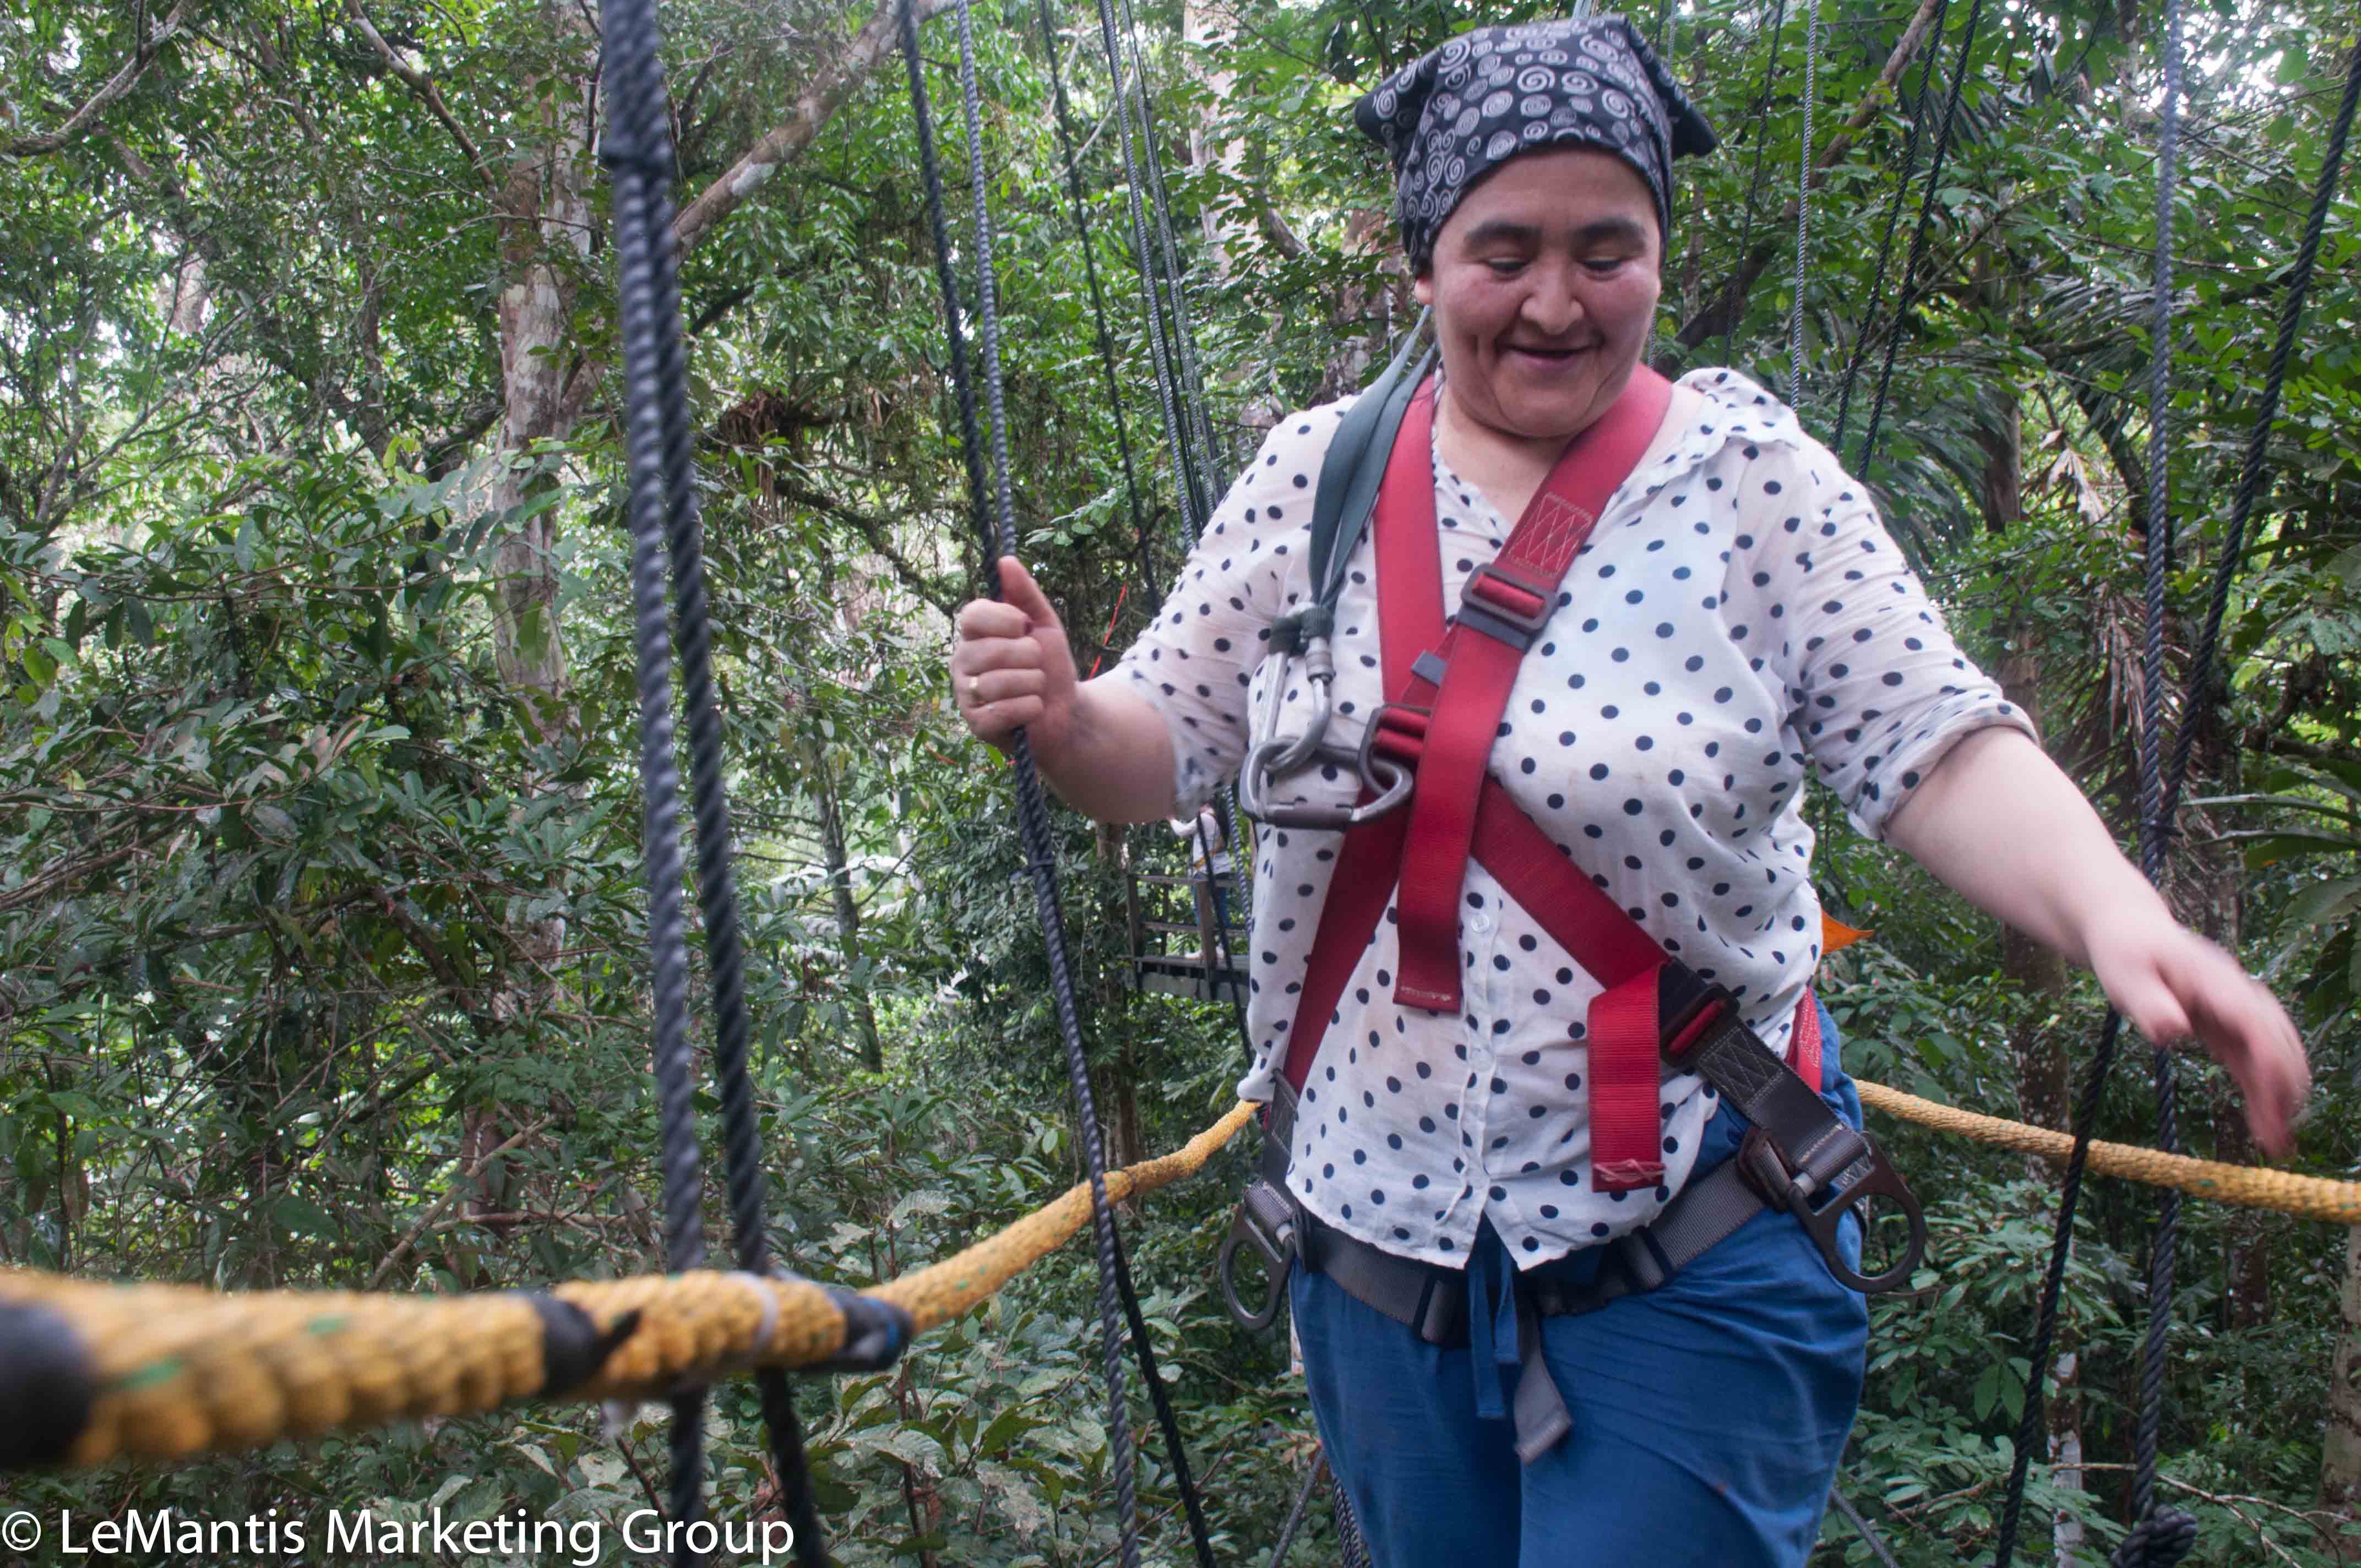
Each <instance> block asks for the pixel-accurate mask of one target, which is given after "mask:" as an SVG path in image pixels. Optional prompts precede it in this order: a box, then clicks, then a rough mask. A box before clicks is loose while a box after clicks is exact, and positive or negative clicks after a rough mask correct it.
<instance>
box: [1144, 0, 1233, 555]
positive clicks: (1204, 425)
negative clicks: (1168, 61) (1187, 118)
mask: <svg viewBox="0 0 2361 1568" xmlns="http://www.w3.org/2000/svg"><path fill="white" fill-rule="evenodd" d="M1118 4H1120V5H1121V6H1122V9H1123V26H1124V38H1125V40H1126V42H1127V43H1128V44H1129V45H1130V49H1131V62H1132V85H1133V87H1134V89H1135V90H1136V91H1137V93H1138V95H1139V125H1140V152H1141V155H1142V156H1141V159H1140V161H1141V163H1142V164H1144V165H1145V166H1146V168H1147V170H1148V205H1149V210H1150V211H1151V212H1153V213H1154V214H1156V236H1157V243H1158V246H1159V252H1160V255H1161V257H1162V261H1163V267H1164V274H1165V286H1166V292H1167V295H1168V297H1169V298H1170V300H1171V302H1172V341H1173V343H1174V345H1175V346H1176V354H1175V360H1176V364H1177V366H1178V368H1179V370H1180V386H1181V392H1182V400H1181V418H1182V424H1183V426H1184V428H1186V429H1187V430H1188V431H1189V433H1190V440H1191V444H1192V446H1193V448H1194V456H1195V458H1196V462H1197V468H1198V472H1197V483H1198V485H1199V486H1200V488H1201V489H1202V496H1203V499H1202V505H1201V506H1200V508H1199V511H1198V526H1199V527H1200V528H1202V526H1203V525H1204V522H1205V520H1206V519H1208V518H1210V517H1212V516H1213V504H1214V501H1215V499H1216V498H1218V497H1219V496H1220V495H1221V493H1222V490H1223V488H1224V487H1223V484H1222V480H1221V476H1220V474H1219V472H1218V471H1217V469H1216V468H1215V466H1214V462H1213V422H1212V420H1211V418H1210V417H1209V416H1208V415H1207V413H1206V411H1205V378H1204V376H1203V373H1202V371H1201V370H1200V369H1199V367H1198V364H1197V334H1196V332H1195V329H1194V328H1193V327H1191V324H1190V322H1189V300H1188V295H1187V294H1186V293H1185V292H1184V291H1183V290H1182V287H1181V278H1180V245H1179V242H1178V240H1177V239H1176V238H1175V237H1174V235H1173V228H1172V203H1171V201H1170V198H1169V197H1167V196H1166V194H1165V190H1164V159H1163V158H1162V156H1161V155H1160V154H1159V152H1158V151H1157V141H1156V110H1155V104H1153V103H1152V102H1151V101H1150V100H1149V97H1148V62H1147V56H1146V54H1145V52H1144V51H1143V50H1142V49H1141V48H1140V46H1139V21H1138V18H1137V16H1134V14H1133V12H1132V7H1131V0H1118ZM1190 543H1191V544H1193V543H1196V542H1195V540H1194V539H1191V541H1190Z"/></svg>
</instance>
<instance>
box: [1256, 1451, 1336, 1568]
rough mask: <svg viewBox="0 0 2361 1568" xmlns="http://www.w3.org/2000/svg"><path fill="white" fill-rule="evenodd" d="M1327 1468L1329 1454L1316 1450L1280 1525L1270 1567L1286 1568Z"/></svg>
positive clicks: (1271, 1551)
mask: <svg viewBox="0 0 2361 1568" xmlns="http://www.w3.org/2000/svg"><path fill="white" fill-rule="evenodd" d="M1327 1468H1328V1458H1327V1455H1326V1454H1324V1453H1318V1452H1314V1453H1313V1454H1312V1468H1311V1469H1309V1470H1306V1471H1305V1472H1304V1473H1303V1485H1302V1486H1298V1487H1297V1488H1296V1489H1295V1501H1294V1503H1293V1504H1292V1505H1291V1506H1290V1508H1288V1510H1287V1519H1285V1521H1284V1522H1282V1523H1281V1524H1280V1525H1279V1541H1278V1544H1276V1545H1274V1546H1273V1547H1272V1548H1271V1549H1270V1563H1269V1568H1284V1564H1285V1563H1286V1562H1287V1554H1288V1553H1289V1552H1292V1551H1293V1550H1295V1537H1296V1533H1297V1532H1298V1531H1299V1530H1302V1528H1303V1516H1304V1515H1305V1514H1307V1513H1308V1512H1310V1511H1311V1508H1312V1493H1313V1492H1315V1491H1317V1490H1318V1489H1319V1486H1320V1475H1321V1472H1323V1471H1324V1470H1325V1469H1327Z"/></svg>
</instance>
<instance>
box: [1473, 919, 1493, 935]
mask: <svg viewBox="0 0 2361 1568" xmlns="http://www.w3.org/2000/svg"><path fill="white" fill-rule="evenodd" d="M1467 928H1468V929H1469V930H1470V931H1473V932H1475V933H1476V934H1477V936H1479V937H1480V936H1483V935H1484V934H1486V933H1487V932H1488V931H1490V930H1491V929H1492V917H1491V916H1489V915H1470V916H1468V917H1467Z"/></svg>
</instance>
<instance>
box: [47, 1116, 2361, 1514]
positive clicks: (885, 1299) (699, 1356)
mask: <svg viewBox="0 0 2361 1568" xmlns="http://www.w3.org/2000/svg"><path fill="white" fill-rule="evenodd" d="M1854 1086H1855V1087H1856V1088H1857V1089H1858V1090H1859V1091H1861V1102H1862V1103H1863V1104H1864V1105H1866V1106H1868V1107H1870V1108H1871V1109H1872V1110H1874V1111H1877V1112H1879V1113H1883V1114H1885V1115H1890V1116H1897V1117H1900V1118H1902V1119H1904V1120H1905V1121H1910V1122H1915V1123H1917V1124H1920V1125H1922V1126H1926V1127H1929V1128H1932V1129H1934V1130H1936V1131H1938V1132H1941V1133H1948V1134H1951V1135H1957V1136H1961V1137H1967V1138H1971V1139H1974V1140H1975V1141H1977V1142H1979V1143H1984V1144H1991V1145H1994V1146H1998V1147H2002V1148H2007V1149H2014V1150H2015V1151H2016V1152H2018V1153H2021V1154H2029V1155H2033V1156H2036V1157H2039V1158H2042V1159H2045V1160H2048V1161H2049V1162H2051V1163H2052V1164H2062V1163H2063V1162H2064V1161H2065V1160H2066V1159H2067V1157H2069V1155H2070V1151H2071V1149H2072V1146H2073V1139H2072V1138H2071V1137H2070V1135H2067V1134H2064V1133H2059V1132H2052V1131H2051V1130H2049V1129H2048V1128H2046V1127H2037V1126H2031V1125H2028V1124H2026V1123H2023V1122H2014V1121H2010V1120H2008V1119H2006V1118H2005V1117H2000V1116H1989V1115H1985V1114H1982V1113H1978V1112H1973V1111H1963V1110H1960V1109H1959V1108H1958V1107H1956V1106H1950V1105H1945V1104H1943V1103H1941V1102H1938V1101H1933V1100H1927V1099H1925V1098H1922V1097H1921V1096H1918V1095H1916V1094H1907V1093H1905V1092H1903V1091H1900V1090H1896V1089H1891V1088H1888V1087H1886V1086H1885V1085H1883V1084H1881V1083H1876V1082H1872V1081H1869V1080H1861V1079H1856V1080H1854ZM1259 1109H1260V1107H1259V1106H1257V1105H1256V1104H1254V1103H1252V1102H1246V1101H1241V1102H1238V1103H1237V1104H1236V1105H1235V1106H1233V1107H1232V1108H1231V1109H1230V1111H1229V1112H1228V1113H1227V1114H1225V1115H1224V1116H1223V1117H1222V1118H1221V1119H1220V1120H1219V1121H1217V1122H1215V1123H1213V1124H1212V1125H1211V1126H1209V1127H1207V1128H1205V1129H1204V1130H1203V1131H1202V1132H1200V1133H1198V1134H1197V1135H1195V1136H1194V1137H1192V1138H1191V1139H1190V1140H1189V1141H1188V1143H1186V1144H1185V1145H1183V1146H1181V1147H1180V1148H1178V1149H1175V1150H1173V1151H1172V1152H1171V1153H1170V1154H1166V1155H1162V1156H1159V1157H1157V1158H1154V1159H1150V1160H1146V1161H1143V1162H1142V1163H1140V1164H1138V1165H1134V1166H1128V1167H1126V1168H1121V1169H1117V1170H1111V1171H1108V1172H1107V1173H1106V1193H1107V1198H1108V1201H1110V1202H1117V1201H1123V1200H1125V1199H1127V1198H1136V1197H1140V1196H1143V1195H1145V1194H1147V1193H1149V1192H1153V1191H1155V1190H1158V1189H1159V1188H1163V1187H1167V1186H1170V1185H1171V1184H1172V1183H1173V1182H1175V1181H1179V1180H1180V1179H1183V1178H1186V1177H1188V1176H1191V1175H1193V1174H1195V1173H1196V1172H1197V1171H1199V1170H1201V1169H1202V1168H1204V1166H1205V1164H1206V1162H1207V1161H1209V1160H1211V1159H1212V1158H1213V1155H1214V1154H1215V1153H1216V1152H1218V1151H1219V1150H1220V1149H1222V1148H1223V1147H1224V1146H1226V1145H1227V1144H1228V1143H1229V1142H1230V1140H1231V1139H1232V1138H1234V1137H1235V1136H1236V1135H1237V1134H1238V1133H1239V1131H1240V1130H1241V1129H1243V1128H1244V1127H1245V1126H1246V1123H1247V1122H1248V1121H1249V1120H1250V1119H1252V1117H1253V1116H1254V1115H1255V1113H1257V1111H1258V1110H1259ZM2089 1163H2090V1168H2091V1169H2092V1170H2093V1171H2096V1172H2098V1173H2100V1174H2103V1175H2106V1176H2113V1177H2118V1178H2121V1179H2127V1180H2133V1181H2140V1182H2145V1183H2147V1184H2150V1185H2153V1186H2164V1187H2170V1188H2174V1189H2177V1190H2180V1191H2182V1192H2185V1193H2188V1194H2190V1195H2191V1196H2192V1197H2199V1198H2209V1199H2213V1200H2216V1201H2221V1202H2225V1203H2235V1204H2238V1205H2240V1206H2242V1207H2245V1208H2249V1209H2266V1210H2271V1211H2274V1212H2279V1213H2283V1214H2290V1215H2293V1216H2295V1217H2297V1218H2301V1219H2312V1220H2325V1221H2330V1222H2332V1223H2337V1224H2346V1225H2353V1224H2361V1182H2354V1181H2339V1180H2334V1179H2329V1178H2325V1177H2316V1176H2305V1175H2301V1174H2299V1173H2297V1172H2293V1171H2285V1170H2275V1169H2269V1168H2263V1167H2257V1166H2243V1165H2230V1164H2225V1163H2224V1162H2222V1161H2218V1160H2209V1159H2199V1158H2195V1157H2191V1156H2188V1155H2176V1154H2169V1153H2166V1152H2164V1151H2161V1150H2158V1149H2151V1148H2144V1147H2141V1146H2136V1145H2129V1144H2110V1143H2098V1142H2093V1143H2092V1145H2091V1146H2090V1162H2089ZM1090 1218H1091V1192H1090V1185H1089V1183H1087V1182H1083V1183H1080V1184H1077V1185H1076V1186H1074V1187H1072V1188H1070V1189H1069V1190H1067V1191H1065V1192H1064V1193H1063V1194H1061V1195H1060V1196H1059V1197H1058V1198H1056V1199H1053V1200H1052V1201H1049V1202H1048V1203H1046V1204H1043V1205H1042V1206H1041V1207H1040V1208H1038V1209H1036V1210H1034V1211H1033V1212H1031V1213H1028V1214H1026V1215H1025V1216H1023V1217H1022V1218H1020V1219H1018V1220H1016V1221H1015V1222H1014V1223H1011V1224H1009V1225H1008V1226H1006V1227H1005V1229H1002V1230H1000V1231H997V1232H995V1233H994V1234H992V1235H990V1236H987V1237H985V1238H983V1240H981V1241H979V1242H976V1243H974V1244H973V1245H970V1246H968V1247H966V1248H964V1249H962V1250H961V1251H960V1252H958V1253H955V1254H953V1255H950V1257H946V1258H943V1259H940V1260H939V1261H938V1262H935V1263H932V1264H929V1265H928V1266H926V1267H924V1268H920V1269H917V1270H915V1271H913V1272H911V1273H909V1274H906V1275H903V1276H902V1277H899V1278H897V1279H894V1280H890V1281H888V1282H886V1283H885V1284H884V1285H880V1286H877V1287H874V1288H872V1289H869V1290H865V1291H862V1292H861V1295H862V1296H863V1297H865V1298H866V1299H870V1300H872V1301H875V1302H880V1303H884V1305H886V1306H888V1307H891V1308H895V1309H898V1310H901V1311H903V1312H906V1313H907V1314H908V1316H909V1318H910V1320H911V1322H912V1325H913V1327H914V1330H916V1331H924V1330H927V1329H932V1328H939V1327H941V1326H942V1325H943V1324H945V1323H948V1322H950V1321H952V1320H954V1319H957V1318H960V1317H963V1316H965V1315H966V1314H967V1313H969V1312H971V1311H972V1310H975V1309H976V1308H977V1307H979V1306H981V1305H982V1304H983V1302H984V1301H986V1300H988V1299H990V1298H991V1297H992V1296H993V1295H994V1293H995V1292H997V1291H998V1290H999V1289H1000V1288H1002V1287H1003V1286H1005V1285H1006V1284H1007V1283H1008V1282H1009V1281H1010V1280H1012V1279H1014V1278H1015V1277H1016V1276H1017V1275H1019V1274H1021V1273H1022V1272H1024V1270H1025V1269H1026V1268H1027V1267H1028V1266H1031V1265H1032V1264H1034V1263H1036V1262H1038V1261H1039V1260H1040V1259H1041V1258H1043V1257H1045V1256H1047V1255H1049V1254H1050V1253H1051V1252H1054V1251H1056V1250H1057V1249H1058V1248H1059V1247H1060V1246H1062V1245H1065V1243H1066V1242H1068V1241H1069V1240H1071V1238H1072V1237H1073V1235H1074V1234H1075V1233H1076V1232H1077V1231H1079V1230H1081V1229H1082V1227H1083V1226H1084V1224H1085V1223H1088V1222H1089V1220H1090ZM567 1324H571V1325H573V1327H572V1329H571V1332H568V1330H567V1329H566V1325H567ZM846 1332H847V1331H846V1318H845V1310H844V1308H843V1306H842V1305H841V1304H840V1295H839V1293H837V1292H835V1291H832V1290H830V1289H829V1288H828V1287H825V1286H822V1285H818V1284H815V1283H813V1282H811V1281H809V1280H805V1279H796V1278H785V1277H781V1278H763V1279H758V1278H756V1277H754V1276H752V1275H749V1274H730V1273H722V1272H719V1271H714V1270H695V1271H691V1272H687V1273H682V1274H673V1275H651V1276H644V1277H635V1278H627V1279H606V1280H581V1281H577V1282H574V1283H571V1284H566V1285H559V1286H555V1287H554V1288H551V1289H550V1290H549V1291H548V1292H547V1293H546V1294H545V1295H541V1296H536V1295H533V1294H530V1293H526V1292H522V1291H510V1292H502V1293H486V1294H480V1295H474V1296H447V1297H435V1296H403V1295H393V1294H369V1293H364V1292H360V1291H338V1290H269V1291H243V1292H221V1291H214V1290H209V1289H207V1288H204V1287H203V1286H194V1285H156V1284H132V1285H119V1284H113V1283H108V1282H104V1281H93V1280H85V1279H74V1278H69V1277H64V1276H60V1275H53V1274H43V1273H40V1272H38V1271H35V1270H29V1269H16V1270H0V1468H12V1467H17V1466H23V1465H28V1464H47V1463H63V1464H73V1465H82V1464H100V1463H104V1462H105V1461H108V1460H113V1459H119V1458H132V1459H148V1460H159V1459H179V1458H185V1457H187V1456H189V1455H192V1454H194V1453H205V1452H227V1451H231V1450H236V1449H241V1448H248V1447H253V1446H257V1445H259V1444H263V1443H269V1442H278V1441H280V1440H281V1439H284V1438H291V1437H306V1436H313V1435H316V1434H318V1433H322V1432H325V1431H335V1430H352V1429H357V1428H364V1427H370V1426H376V1425H379V1424H382V1423H385V1422H388V1421H392V1420H404V1419H410V1420H415V1419H418V1418H421V1417H425V1416H458V1415H473V1414H478V1413H480V1412H482V1411H485V1410H489V1409H493V1408H495V1407H497V1406H500V1405H502V1404H507V1403H510V1402H511V1401H514V1400H520V1399H526V1398H544V1399H566V1400H599V1399H634V1398H661V1397H663V1396H664V1395H666V1394H667V1393H669V1392H670V1391H671V1390H672V1389H673V1388H674V1387H677V1386H679V1385H681V1384H684V1383H701V1382H705V1381H708V1380H709V1379H712V1378H715V1377H719V1376H728V1375H730V1374H732V1373H739V1372H745V1371H750V1370H761V1369H765V1368H796V1367H811V1366H820V1365H825V1364H826V1363H828V1362H829V1359H830V1358H832V1357H834V1356H836V1355H837V1354H840V1352H841V1351H842V1349H843V1347H844V1343H845V1336H846ZM609 1340H611V1341H614V1342H616V1343H613V1346H612V1349H611V1350H610V1351H605V1352H604V1360H603V1362H602V1363H593V1364H592V1366H591V1368H585V1367H584V1366H583V1365H581V1363H582V1362H583V1361H584V1360H585V1359H586V1358H587V1357H588V1356H589V1355H591V1354H597V1353H595V1352H592V1351H590V1350H589V1349H588V1347H589V1346H592V1345H599V1346H600V1347H601V1349H602V1350H603V1348H604V1343H603V1342H607V1341H609ZM569 1360H571V1361H572V1362H573V1363H574V1364H575V1365H573V1367H572V1375H571V1376H569V1375H568V1373H569V1365H568V1364H569ZM69 1421H71V1430H61V1428H63V1427H64V1426H65V1425H66V1423H68V1422H69Z"/></svg>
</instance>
